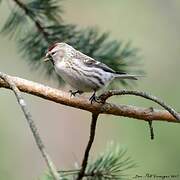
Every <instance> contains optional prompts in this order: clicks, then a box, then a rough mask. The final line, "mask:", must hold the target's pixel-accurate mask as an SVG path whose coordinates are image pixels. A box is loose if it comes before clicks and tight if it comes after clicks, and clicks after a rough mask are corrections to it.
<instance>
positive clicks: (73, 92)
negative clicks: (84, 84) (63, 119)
mask: <svg viewBox="0 0 180 180" xmlns="http://www.w3.org/2000/svg"><path fill="white" fill-rule="evenodd" d="M69 92H70V96H76V94H82V93H83V92H82V91H79V90H77V91H72V90H69Z"/></svg>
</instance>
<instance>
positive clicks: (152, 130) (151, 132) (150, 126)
mask: <svg viewBox="0 0 180 180" xmlns="http://www.w3.org/2000/svg"><path fill="white" fill-rule="evenodd" d="M148 124H149V130H150V135H151V140H153V139H154V129H153V125H152V121H151V120H150V121H148Z"/></svg>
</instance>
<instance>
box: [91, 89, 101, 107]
mask: <svg viewBox="0 0 180 180" xmlns="http://www.w3.org/2000/svg"><path fill="white" fill-rule="evenodd" d="M89 101H90V102H91V104H92V103H93V102H97V103H100V101H99V98H98V97H97V96H96V91H94V93H93V94H92V96H91V97H90V98H89Z"/></svg>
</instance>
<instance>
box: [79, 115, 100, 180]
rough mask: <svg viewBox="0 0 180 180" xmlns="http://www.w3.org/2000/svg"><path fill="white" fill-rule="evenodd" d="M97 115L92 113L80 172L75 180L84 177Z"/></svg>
mask: <svg viewBox="0 0 180 180" xmlns="http://www.w3.org/2000/svg"><path fill="white" fill-rule="evenodd" d="M98 116H99V113H92V120H91V129H90V137H89V141H88V144H87V147H86V150H85V153H84V158H83V161H82V165H81V170H80V172H79V174H78V177H77V180H81V179H82V178H83V177H84V174H85V171H86V167H87V163H88V157H89V152H90V150H91V147H92V144H93V141H94V137H95V132H96V124H97V119H98Z"/></svg>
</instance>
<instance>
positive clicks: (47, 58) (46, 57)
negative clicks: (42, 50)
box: [43, 52, 50, 62]
mask: <svg viewBox="0 0 180 180" xmlns="http://www.w3.org/2000/svg"><path fill="white" fill-rule="evenodd" d="M49 56H50V55H49V53H48V52H47V53H46V56H45V57H44V59H43V62H47V61H49V60H50V59H49Z"/></svg>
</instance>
